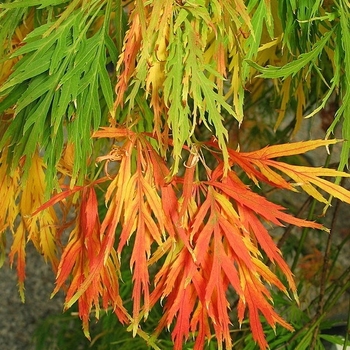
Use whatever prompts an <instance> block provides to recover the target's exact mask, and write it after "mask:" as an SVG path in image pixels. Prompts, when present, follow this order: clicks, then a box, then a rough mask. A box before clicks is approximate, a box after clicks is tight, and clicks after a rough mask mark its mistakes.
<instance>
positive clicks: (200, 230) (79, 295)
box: [36, 128, 350, 349]
mask: <svg viewBox="0 0 350 350" xmlns="http://www.w3.org/2000/svg"><path fill="white" fill-rule="evenodd" d="M94 137H95V138H105V137H107V138H117V139H118V140H119V141H118V144H119V145H118V152H117V154H116V147H113V148H112V149H111V152H110V153H109V154H107V155H105V156H102V157H100V158H99V159H98V160H100V161H106V162H111V163H110V164H109V170H108V171H109V172H110V173H112V171H113V169H111V166H112V165H117V166H116V169H115V170H114V173H116V174H115V175H113V176H111V175H110V173H107V175H108V177H104V178H101V179H99V180H98V181H95V182H92V183H89V184H86V185H85V186H81V187H75V188H73V189H71V190H69V189H68V190H65V191H63V192H61V193H58V194H57V195H56V196H54V197H53V198H52V199H51V200H50V201H49V202H47V203H46V204H44V205H43V206H41V207H40V208H39V209H38V210H37V211H36V212H37V213H39V212H41V211H42V210H47V208H49V206H50V205H52V204H54V203H57V202H58V201H62V200H63V199H64V198H67V197H68V196H72V195H74V194H76V193H79V200H78V202H79V203H80V204H78V208H77V214H78V218H77V221H76V226H75V228H74V229H73V230H72V232H71V233H70V237H69V241H68V244H67V245H66V246H65V247H64V250H63V254H62V256H61V261H60V265H59V267H58V274H57V285H56V289H55V292H56V291H57V290H59V289H60V288H61V287H63V286H64V284H65V283H68V290H67V295H66V307H70V306H71V305H72V304H73V303H74V302H75V301H77V300H78V303H79V313H80V316H81V318H82V319H83V325H84V330H85V332H86V334H87V335H88V319H89V315H90V313H91V310H92V309H93V308H94V309H95V310H96V312H97V316H98V310H99V308H100V303H102V307H103V308H107V307H108V306H111V307H112V309H113V310H114V311H115V313H116V314H117V316H118V318H119V319H120V321H121V322H123V323H125V322H130V323H131V325H132V328H133V332H134V334H135V335H136V334H137V333H138V332H139V330H140V327H141V326H142V322H143V321H142V319H144V320H146V319H147V315H148V313H149V312H150V310H151V309H152V307H153V306H154V305H155V304H156V303H158V302H162V303H163V305H164V313H163V317H162V319H161V320H160V322H159V325H158V327H157V329H155V335H157V334H158V333H159V332H160V331H161V330H162V329H163V328H164V327H168V328H171V329H172V337H173V341H174V348H175V349H182V346H183V343H184V342H185V341H186V340H187V339H188V338H189V336H190V335H193V336H195V349H202V348H203V346H204V344H205V341H206V339H210V337H211V335H212V334H215V337H216V339H217V341H218V344H219V348H222V346H223V344H224V343H225V348H227V349H229V348H231V347H232V339H231V334H230V324H231V323H232V322H234V320H232V319H231V317H230V314H229V312H230V309H231V307H232V305H231V304H232V301H230V299H229V293H228V292H229V290H230V289H231V288H233V290H234V291H235V293H236V295H237V297H238V304H237V315H238V320H237V321H238V322H239V324H242V322H243V320H244V319H245V318H246V317H248V319H249V322H250V326H251V330H252V333H253V338H254V339H255V340H256V341H257V342H258V344H259V346H260V348H261V349H265V348H267V347H268V344H267V342H266V340H265V337H264V333H263V328H262V324H261V322H262V321H261V316H263V317H264V318H265V320H266V321H267V322H268V323H269V324H270V325H271V327H273V328H275V327H276V324H280V325H281V326H283V327H285V328H287V329H289V330H292V329H293V328H292V327H291V326H290V325H289V324H288V323H287V322H286V321H285V320H283V319H282V318H281V317H280V316H279V315H278V314H277V313H276V311H275V310H274V308H273V300H272V297H271V293H270V290H269V288H268V286H274V287H276V288H278V289H279V290H281V291H282V292H284V293H285V294H286V295H290V293H291V294H292V295H293V296H294V298H295V299H296V300H297V290H296V286H295V283H294V280H293V276H292V273H291V271H290V269H289V267H288V265H287V263H286V262H285V261H284V259H283V257H282V256H281V252H280V250H279V249H278V248H277V247H276V244H275V242H274V241H273V239H272V238H271V236H270V234H269V232H268V230H267V228H266V225H265V224H266V223H270V224H271V225H275V226H283V225H284V224H285V223H287V224H292V225H295V226H300V227H310V228H314V229H323V230H325V228H324V227H322V225H320V224H318V223H316V222H310V221H306V220H303V219H298V218H295V217H294V216H292V215H290V214H288V213H286V212H285V208H283V207H281V206H279V205H276V204H274V203H272V202H269V201H268V200H267V199H266V198H264V197H262V196H261V195H258V194H257V193H254V192H253V191H252V189H251V188H250V186H248V185H246V184H244V183H243V182H242V181H241V180H240V179H239V177H238V176H237V175H236V172H235V171H233V168H230V169H229V171H228V172H227V174H226V175H225V174H224V164H223V160H222V159H220V157H218V156H217V154H218V151H219V146H218V144H217V143H216V142H215V141H210V142H203V143H201V144H198V145H197V148H196V151H194V150H188V151H187V153H188V157H187V161H186V163H185V171H184V174H183V175H182V176H177V177H170V176H169V174H170V169H169V168H168V166H167V164H166V163H165V162H164V160H163V159H162V158H161V157H160V156H159V154H158V152H157V151H156V150H155V149H154V147H153V146H152V145H151V140H152V138H150V137H149V135H148V134H141V133H134V132H131V131H128V130H126V129H123V128H103V129H101V130H100V131H97V132H95V133H94ZM335 142H336V140H329V141H324V140H319V141H308V142H299V143H295V144H286V145H278V146H271V147H267V148H265V149H263V150H261V151H256V152H250V153H242V152H238V151H234V150H231V149H229V155H230V158H229V159H230V164H231V166H232V167H233V166H234V165H239V166H240V167H241V168H242V169H243V170H244V171H245V174H246V175H247V176H248V177H250V178H251V179H253V183H255V184H259V183H262V182H265V183H267V184H269V185H273V186H276V187H280V188H284V189H288V190H296V189H297V187H301V188H303V189H305V191H307V193H309V194H310V195H313V196H314V197H315V198H317V199H319V196H320V193H319V192H318V191H317V190H316V188H315V187H314V186H313V185H316V186H318V187H319V188H321V189H323V190H325V191H328V192H329V193H331V194H332V195H334V196H335V197H337V198H340V199H342V200H344V201H347V202H350V194H349V192H347V191H346V190H345V189H343V188H342V187H340V186H338V185H335V184H333V183H331V182H328V181H326V180H324V179H322V178H321V176H322V177H323V176H350V175H348V174H346V173H341V172H338V171H336V170H331V169H318V171H317V172H316V171H314V170H313V169H312V168H309V167H304V166H293V165H288V164H286V163H283V162H281V161H278V160H275V159H274V158H276V157H278V158H279V157H282V156H289V155H293V154H294V155H295V154H299V153H302V152H305V151H308V150H312V149H314V148H316V147H320V146H325V145H330V144H332V143H335ZM204 149H205V150H206V151H209V152H210V153H211V154H212V155H213V156H214V157H215V159H216V164H215V166H214V167H213V170H211V169H210V168H209V167H208V166H207V165H206V164H204V158H203V156H202V150H204ZM195 152H196V153H195ZM132 160H134V163H133V162H132ZM200 166H204V169H205V176H204V178H203V174H201V177H202V179H200V178H199V167H200ZM112 168H113V167H112ZM274 169H278V170H279V173H277V172H276V171H275V170H274ZM283 172H284V173H285V174H286V175H287V176H288V177H289V178H291V179H292V180H297V182H295V183H294V182H290V181H287V180H286V179H284V178H283V177H282V176H281V175H280V173H283ZM300 179H302V182H301V181H300ZM102 183H108V187H107V190H106V192H105V201H106V205H107V212H106V214H105V216H104V218H103V219H102V222H100V219H99V214H98V202H97V199H96V193H95V190H94V187H95V186H100V185H101V184H102ZM322 198H323V197H322ZM39 220H40V219H39ZM116 232H117V233H116ZM128 242H132V244H133V250H132V254H131V256H130V261H129V264H130V268H131V271H132V275H133V292H132V299H133V309H132V313H131V314H130V315H129V314H128V312H127V311H126V309H125V308H124V307H123V301H122V299H121V297H120V295H119V284H120V276H119V274H120V273H118V271H120V264H125V263H127V262H126V261H124V260H121V256H122V252H123V249H124V247H125V245H126V244H127V243H128ZM129 244H130V243H129ZM114 247H115V248H114ZM265 257H267V258H268V260H269V261H271V262H272V263H273V264H275V265H276V266H277V267H278V268H279V269H280V271H281V272H282V273H283V274H284V275H285V277H286V280H287V285H284V284H283V283H282V281H281V280H280V279H279V278H278V277H277V275H276V274H275V272H273V271H272V270H271V269H270V267H269V266H268V265H267V261H266V260H265ZM151 270H152V271H153V272H152V273H151V272H150V271H151ZM155 270H156V273H155V274H154V271H155ZM70 276H72V277H73V278H72V279H71V280H70Z"/></svg>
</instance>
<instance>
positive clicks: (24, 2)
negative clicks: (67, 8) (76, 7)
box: [0, 0, 68, 9]
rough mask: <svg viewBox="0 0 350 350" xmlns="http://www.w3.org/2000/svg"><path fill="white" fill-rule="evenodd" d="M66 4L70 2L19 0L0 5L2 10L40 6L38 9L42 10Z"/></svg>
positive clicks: (64, 0)
mask: <svg viewBox="0 0 350 350" xmlns="http://www.w3.org/2000/svg"><path fill="white" fill-rule="evenodd" d="M66 2H68V0H17V1H12V2H10V3H6V4H0V9H2V8H3V9H6V8H8V9H11V8H24V7H31V6H38V5H40V6H39V7H38V8H39V9H42V8H45V7H48V6H56V5H61V4H65V3H66Z"/></svg>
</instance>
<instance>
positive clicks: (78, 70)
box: [0, 1, 116, 189]
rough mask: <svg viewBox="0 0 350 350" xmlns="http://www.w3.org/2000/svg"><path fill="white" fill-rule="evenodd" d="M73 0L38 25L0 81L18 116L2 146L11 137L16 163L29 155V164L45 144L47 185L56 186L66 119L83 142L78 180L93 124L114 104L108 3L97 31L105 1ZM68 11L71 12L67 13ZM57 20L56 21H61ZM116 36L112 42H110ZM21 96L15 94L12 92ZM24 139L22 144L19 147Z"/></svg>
mask: <svg viewBox="0 0 350 350" xmlns="http://www.w3.org/2000/svg"><path fill="white" fill-rule="evenodd" d="M77 5H78V4H77V3H76V4H73V3H72V4H71V6H68V7H67V8H66V9H65V10H64V11H63V12H62V13H61V16H60V17H59V19H57V22H54V23H52V22H49V23H44V24H42V25H41V26H39V27H37V28H34V29H33V30H32V31H31V32H30V33H29V34H28V35H27V36H26V38H25V45H22V46H21V47H20V48H18V50H16V51H15V53H14V54H13V55H12V57H20V60H19V61H18V62H17V64H16V65H15V66H14V71H13V73H12V74H11V76H10V77H9V79H8V80H7V81H6V82H5V83H4V84H3V85H2V86H1V87H0V93H2V94H5V95H7V96H6V98H5V99H4V100H3V101H2V104H3V106H4V107H9V106H8V101H12V102H13V103H12V105H11V107H12V106H13V105H14V104H15V106H14V112H15V118H16V119H18V122H16V123H11V125H10V127H9V128H7V130H6V131H5V133H4V136H3V138H2V140H1V141H0V146H1V147H3V145H4V144H5V142H10V145H11V151H12V152H13V163H16V162H18V160H19V158H20V157H21V156H22V155H26V158H25V159H26V161H25V168H24V169H25V170H28V169H29V167H30V159H31V157H32V155H33V154H34V153H35V151H36V148H37V145H38V143H40V146H41V147H43V149H45V151H46V152H45V157H44V159H45V162H46V163H47V166H48V168H47V174H48V176H47V185H48V187H49V189H52V187H53V185H54V182H53V179H54V174H55V171H56V166H57V163H58V161H59V159H60V157H61V154H62V150H63V146H64V136H63V133H64V131H63V129H64V127H65V124H66V123H68V124H69V126H68V127H67V128H66V129H65V132H68V138H69V139H70V141H72V142H75V143H77V144H78V143H79V144H81V147H79V148H77V149H76V152H75V162H74V167H73V181H74V180H75V179H76V178H77V177H79V179H80V182H82V180H83V179H84V177H85V174H86V170H87V162H86V159H87V157H88V155H89V154H91V151H92V146H91V139H90V133H91V129H96V128H97V127H99V126H100V123H101V120H102V118H103V117H104V118H106V113H104V112H103V109H104V107H105V106H107V110H110V111H111V110H112V108H113V90H112V85H111V82H110V77H109V75H108V72H107V68H106V65H107V63H108V62H107V58H106V50H107V51H108V53H109V55H110V56H111V57H113V58H114V57H115V56H116V49H115V47H114V46H113V42H112V41H111V39H110V38H109V39H108V38H107V36H108V23H109V19H110V15H111V14H110V8H109V10H108V7H107V10H106V15H105V20H104V21H103V25H102V27H101V28H100V29H99V30H98V31H96V33H94V34H93V35H91V34H90V33H89V34H88V31H89V29H90V26H91V23H93V19H94V18H95V17H96V15H97V14H98V12H99V11H100V10H101V9H102V8H103V6H104V4H102V3H100V2H97V1H93V2H91V3H90V4H89V6H84V11H83V10H82V9H75V7H76V6H77ZM67 14H69V15H67ZM58 22H59V23H60V24H59V25H56V24H57V23H58ZM111 42H112V45H111ZM13 94H15V95H16V96H17V98H16V100H15V101H13V100H12V95H13ZM18 145H21V146H20V147H17V146H18Z"/></svg>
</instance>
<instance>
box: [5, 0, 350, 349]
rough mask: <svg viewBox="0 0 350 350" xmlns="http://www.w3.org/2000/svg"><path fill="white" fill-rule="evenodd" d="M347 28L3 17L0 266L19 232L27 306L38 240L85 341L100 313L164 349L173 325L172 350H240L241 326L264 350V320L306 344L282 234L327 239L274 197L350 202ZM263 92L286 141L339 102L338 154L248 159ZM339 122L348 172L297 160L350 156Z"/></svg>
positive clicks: (96, 10) (278, 15) (175, 9)
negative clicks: (235, 327)
mask: <svg viewBox="0 0 350 350" xmlns="http://www.w3.org/2000/svg"><path fill="white" fill-rule="evenodd" d="M349 16H350V8H349V6H348V4H347V2H346V1H345V0H339V1H332V2H330V1H327V2H326V1H325V2H323V1H321V0H318V1H315V0H314V1H311V2H310V1H308V0H303V1H298V2H296V1H289V0H281V1H276V0H270V1H257V0H232V1H228V0H218V1H215V0H209V1H204V0H193V1H173V0H165V1H163V0H162V1H161V0H152V1H143V0H136V1H135V2H129V1H118V0H116V1H112V0H104V1H101V0H90V1H84V0H72V1H67V0H35V1H34V0H33V1H27V0H24V1H5V2H2V3H1V4H0V21H1V27H2V30H1V35H0V41H1V43H0V48H1V50H2V51H1V56H2V57H3V59H2V60H1V61H0V64H1V76H0V82H1V86H0V99H1V100H0V111H1V113H2V114H1V125H0V135H1V140H0V147H1V148H0V150H1V153H0V157H1V158H0V182H1V187H0V194H1V198H3V201H2V202H1V204H0V205H1V210H0V212H1V214H0V234H1V236H0V249H1V254H2V255H1V264H3V262H4V259H5V247H6V239H5V232H6V230H10V231H11V232H12V235H13V241H12V242H11V244H10V252H9V261H10V263H11V264H14V263H15V265H16V268H17V273H18V281H19V291H20V296H21V298H22V300H23V301H24V299H25V293H24V283H25V263H26V245H27V244H28V242H29V241H31V242H32V243H33V244H34V246H35V248H36V249H37V250H38V252H40V253H41V254H42V255H43V257H44V259H45V260H46V261H48V262H50V264H51V265H52V268H53V271H54V273H55V274H56V286H55V287H54V290H53V295H54V294H55V293H57V292H58V291H59V290H64V291H65V295H66V299H65V306H64V307H65V309H69V308H70V307H72V305H74V304H75V303H77V304H78V310H79V316H80V318H81V319H82V323H83V329H84V333H85V335H86V336H87V337H90V335H89V318H90V317H91V314H92V312H94V314H95V315H96V317H97V318H99V315H100V309H104V310H107V309H112V310H113V312H114V313H115V314H116V317H117V318H118V320H119V321H120V322H121V323H123V324H125V325H127V326H128V327H129V329H130V331H132V333H133V336H136V335H138V336H140V337H142V338H144V339H145V341H146V342H147V344H148V345H149V346H151V347H153V348H155V349H158V348H159V345H158V344H157V337H158V336H159V334H160V333H161V332H162V330H163V329H165V328H169V329H170V330H171V337H172V341H173V345H174V348H175V349H182V347H183V346H184V344H185V343H186V342H187V341H188V340H189V338H190V337H192V336H193V337H194V339H195V340H194V349H202V348H204V346H205V344H206V341H207V340H210V339H212V337H213V335H214V336H215V338H216V341H217V345H218V348H219V349H221V348H223V347H225V348H227V349H230V348H232V347H233V340H232V334H231V323H233V322H238V324H239V325H242V324H243V323H244V322H245V321H246V319H248V320H249V324H250V329H251V332H252V336H253V339H254V341H255V342H256V343H257V344H258V346H259V347H260V348H261V349H266V348H268V346H269V344H268V341H267V340H266V337H265V334H264V329H263V323H264V322H266V323H267V324H268V325H270V326H271V327H272V328H273V329H276V325H277V324H279V325H280V326H282V327H284V328H286V329H287V330H288V331H292V330H293V327H292V325H291V324H290V323H288V320H285V319H283V318H282V317H281V316H280V315H279V313H278V310H276V309H275V308H274V305H273V295H272V293H271V290H273V289H276V290H279V291H281V292H282V293H284V294H285V295H286V296H288V297H290V298H291V297H293V298H294V300H295V302H296V303H297V302H298V294H297V287H296V284H295V281H294V277H293V274H292V272H291V269H290V267H289V265H288V263H287V262H286V261H285V260H284V258H283V256H282V254H281V251H280V249H279V248H278V247H277V245H276V242H275V241H274V239H273V238H272V237H271V235H270V233H269V231H268V226H269V225H271V226H277V227H283V226H284V225H286V224H290V225H293V226H297V227H305V228H312V229H317V230H324V231H327V229H326V228H325V227H323V225H322V224H321V223H318V222H316V221H310V220H306V219H302V218H298V217H296V216H294V215H292V214H291V213H288V211H287V210H286V208H284V207H282V206H281V205H278V204H275V203H273V202H272V201H270V200H268V199H267V198H266V195H265V193H264V191H263V188H264V187H263V186H265V185H266V186H269V188H271V187H272V188H277V189H280V190H283V191H293V192H296V191H299V190H302V191H304V192H305V193H307V194H308V195H309V196H310V197H312V198H314V199H315V200H317V201H319V202H321V203H324V204H325V205H326V207H327V206H329V205H330V203H331V200H332V199H331V198H332V197H334V198H337V199H339V200H341V201H344V202H347V203H350V193H349V192H348V191H347V190H346V189H345V188H344V187H343V186H341V185H340V178H341V177H350V175H349V174H348V173H346V172H344V170H345V167H346V166H347V160H348V157H349V146H348V142H347V141H346V140H347V139H349V137H350V135H349V132H350V127H349V125H348V124H349V115H350V114H349V110H350V99H349V96H350V94H349V90H348V87H349V86H350V85H349V75H350V60H349V55H350V32H349V25H348V23H349ZM271 88H272V89H274V91H275V95H276V96H277V97H273V95H272V94H271ZM311 90H312V91H311ZM269 91H270V92H269ZM264 95H265V96H268V97H269V98H271V100H272V99H275V102H276V106H278V109H279V110H278V113H277V114H276V113H274V114H273V115H274V117H275V129H276V130H278V128H279V127H280V126H281V124H282V122H283V121H284V120H285V119H286V118H287V117H286V115H287V114H288V113H287V112H288V111H289V109H288V108H291V110H294V111H295V118H294V119H293V128H292V129H291V130H293V131H292V133H295V132H296V131H297V130H298V129H299V128H300V126H301V124H302V121H303V117H304V116H305V114H308V117H312V116H314V115H315V114H316V113H317V112H319V111H320V110H322V109H324V108H325V107H326V106H327V103H328V102H329V100H330V99H331V98H336V100H337V101H338V103H339V108H338V109H337V111H336V114H335V118H334V120H333V121H332V122H331V124H330V125H329V126H328V127H327V132H326V137H325V139H323V140H308V141H300V142H294V143H283V144H278V143H277V144H275V145H268V146H266V147H262V148H259V149H257V150H252V149H250V150H249V149H247V148H248V147H247V145H245V144H244V142H242V140H240V139H238V138H237V137H235V130H237V126H238V127H239V126H240V125H243V126H242V128H245V124H244V123H245V120H246V118H249V116H251V115H253V119H254V116H255V115H256V114H259V113H261V111H260V110H259V107H258V103H257V102H256V101H257V100H258V99H259V98H261V96H264ZM334 96H335V97H334ZM314 99H315V100H314ZM247 101H248V102H249V101H250V102H251V103H252V104H253V106H255V107H254V108H253V109H251V110H249V109H248V107H247V105H248V102H247ZM315 101H317V102H318V105H317V106H316V107H314V108H313V110H312V111H310V112H309V113H306V111H307V108H309V107H310V105H312V104H314V102H315ZM248 120H249V119H248ZM242 123H243V124H242ZM340 124H342V125H343V128H342V137H343V139H344V140H345V142H344V141H342V152H341V159H340V163H339V167H338V169H337V170H335V169H331V168H321V167H310V166H305V165H293V164H291V163H289V162H287V161H285V158H283V157H292V156H296V155H300V154H304V153H306V152H309V151H312V150H314V149H316V148H318V147H332V145H334V144H336V143H339V142H341V140H337V139H335V138H333V137H332V135H333V132H334V131H335V128H336V126H337V125H340ZM247 126H249V124H247ZM241 149H242V150H241ZM329 177H330V178H336V181H335V182H332V181H331V180H330V179H328V178H329ZM258 188H260V189H262V190H261V191H257V190H256V189H258ZM325 193H328V194H329V195H331V198H328V197H327V196H326V194H325ZM104 206H105V207H104ZM72 216H73V219H72ZM66 235H68V238H67V237H66ZM128 246H131V251H128V253H125V251H126V248H127V247H128ZM124 265H129V267H130V269H131V272H132V277H131V278H132V292H131V295H128V296H127V297H126V298H130V297H131V298H132V303H133V305H132V308H131V309H128V308H127V307H126V306H125V296H124V295H122V293H120V289H121V286H122V284H123V283H124V281H123V279H122V275H121V267H122V266H124ZM272 265H273V266H274V268H272ZM232 295H235V298H236V299H235V300H236V302H235V303H234V302H233V301H232V300H233V297H232ZM159 303H162V309H163V315H162V316H161V317H160V319H159V322H158V326H157V327H156V328H155V329H154V332H153V333H152V334H149V333H147V332H145V331H143V329H142V326H143V324H144V323H145V322H147V318H148V317H149V314H150V313H151V311H152V309H153V308H154V307H155V306H156V305H158V304H159ZM233 307H235V310H236V317H237V318H236V319H235V320H233V318H232V314H231V309H232V308H233Z"/></svg>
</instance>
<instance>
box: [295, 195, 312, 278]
mask: <svg viewBox="0 0 350 350" xmlns="http://www.w3.org/2000/svg"><path fill="white" fill-rule="evenodd" d="M315 207H316V200H315V199H314V200H313V201H312V203H311V208H310V211H309V215H308V217H307V219H308V220H311V219H312V217H313V216H314V212H315ZM308 232H309V228H308V227H305V228H304V229H303V232H302V234H301V238H300V241H299V245H298V249H297V251H296V253H295V257H294V261H293V264H292V268H291V270H292V272H294V270H295V268H296V266H297V264H298V261H299V257H300V254H301V251H302V249H303V247H304V243H305V239H306V236H307V234H308Z"/></svg>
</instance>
